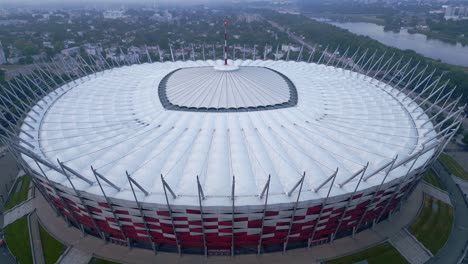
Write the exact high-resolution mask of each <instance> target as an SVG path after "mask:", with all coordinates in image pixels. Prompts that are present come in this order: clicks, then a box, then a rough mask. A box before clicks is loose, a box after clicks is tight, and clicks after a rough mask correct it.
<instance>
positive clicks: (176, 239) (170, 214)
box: [161, 174, 181, 256]
mask: <svg viewBox="0 0 468 264" xmlns="http://www.w3.org/2000/svg"><path fill="white" fill-rule="evenodd" d="M161 182H162V185H163V189H164V196H165V197H166V205H167V209H168V210H169V217H170V218H171V224H172V230H173V231H174V239H175V242H176V246H177V251H178V252H179V256H180V255H181V248H180V244H179V239H178V238H177V232H176V227H175V223H174V217H173V216H172V209H171V205H170V204H169V198H168V197H167V190H166V187H168V186H169V185H167V183H166V181H165V180H164V177H163V176H162V174H161ZM166 185H167V186H166ZM169 191H170V192H171V194H172V195H173V198H175V195H174V193H173V192H172V190H171V189H169Z"/></svg>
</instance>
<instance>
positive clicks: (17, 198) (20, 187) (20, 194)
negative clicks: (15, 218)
mask: <svg viewBox="0 0 468 264" xmlns="http://www.w3.org/2000/svg"><path fill="white" fill-rule="evenodd" d="M30 182H31V178H29V177H27V176H22V177H20V178H19V179H18V180H16V183H15V186H13V189H12V191H11V194H10V197H9V198H8V201H7V202H6V204H5V211H6V210H8V209H11V208H13V207H15V206H17V205H18V204H20V203H22V202H24V201H26V200H27V199H28V191H29V184H30Z"/></svg>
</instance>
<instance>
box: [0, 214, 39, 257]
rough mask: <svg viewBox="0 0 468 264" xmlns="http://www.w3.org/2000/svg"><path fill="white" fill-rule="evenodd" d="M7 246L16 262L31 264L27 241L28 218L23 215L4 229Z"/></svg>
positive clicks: (30, 252)
mask: <svg viewBox="0 0 468 264" xmlns="http://www.w3.org/2000/svg"><path fill="white" fill-rule="evenodd" d="M4 232H5V239H6V242H7V246H8V248H9V249H10V251H11V253H12V254H13V255H14V256H15V257H16V259H17V261H18V263H21V264H30V263H31V264H32V263H33V257H32V251H31V244H30V241H29V227H28V218H27V216H23V217H22V218H20V219H18V220H16V221H15V222H13V223H12V224H10V225H8V226H7V227H5V229H4Z"/></svg>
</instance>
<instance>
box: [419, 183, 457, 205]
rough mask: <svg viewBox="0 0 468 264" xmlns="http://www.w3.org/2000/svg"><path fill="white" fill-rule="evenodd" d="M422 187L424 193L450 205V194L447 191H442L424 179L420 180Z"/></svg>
mask: <svg viewBox="0 0 468 264" xmlns="http://www.w3.org/2000/svg"><path fill="white" fill-rule="evenodd" d="M422 187H423V191H424V193H426V194H428V195H430V196H432V197H434V198H436V199H437V200H440V201H442V202H444V203H446V204H448V205H452V201H450V196H449V195H448V193H447V192H444V191H442V190H441V189H439V188H436V187H434V186H433V185H432V184H429V183H427V182H425V181H422Z"/></svg>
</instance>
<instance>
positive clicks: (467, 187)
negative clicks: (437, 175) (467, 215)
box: [452, 176, 468, 200]
mask: <svg viewBox="0 0 468 264" xmlns="http://www.w3.org/2000/svg"><path fill="white" fill-rule="evenodd" d="M452 179H453V181H454V182H455V183H456V184H458V186H459V187H460V190H461V191H462V193H463V195H464V196H465V197H466V199H467V200H468V181H464V180H462V179H460V178H459V177H457V176H452Z"/></svg>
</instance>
